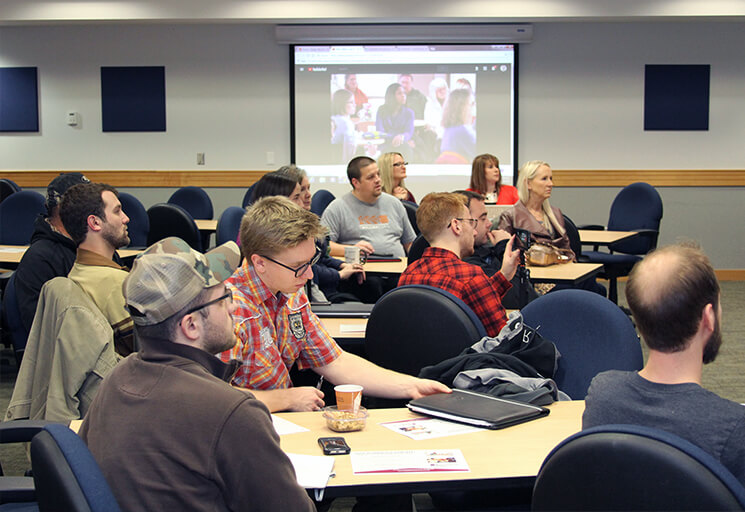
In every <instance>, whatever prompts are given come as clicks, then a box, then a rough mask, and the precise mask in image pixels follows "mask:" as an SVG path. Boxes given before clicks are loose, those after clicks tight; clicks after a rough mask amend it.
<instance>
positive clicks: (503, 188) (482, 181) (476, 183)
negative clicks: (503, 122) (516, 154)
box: [467, 153, 520, 204]
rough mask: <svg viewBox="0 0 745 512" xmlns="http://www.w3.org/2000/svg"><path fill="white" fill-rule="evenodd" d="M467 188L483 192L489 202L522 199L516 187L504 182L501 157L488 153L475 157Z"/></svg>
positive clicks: (506, 202) (507, 202) (511, 201)
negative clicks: (500, 165) (500, 166)
mask: <svg viewBox="0 0 745 512" xmlns="http://www.w3.org/2000/svg"><path fill="white" fill-rule="evenodd" d="M467 190H470V191H471V192H477V193H479V194H481V195H482V196H484V198H485V199H486V202H487V203H496V204H515V203H516V202H518V201H519V200H520V198H519V196H518V194H517V189H516V188H515V187H513V186H512V185H503V184H502V172H501V171H500V170H499V159H498V158H497V157H496V156H494V155H490V154H488V153H485V154H483V155H479V156H477V157H476V158H474V159H473V164H472V165H471V183H470V185H469V186H468V189H467Z"/></svg>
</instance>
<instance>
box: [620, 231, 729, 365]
mask: <svg viewBox="0 0 745 512" xmlns="http://www.w3.org/2000/svg"><path fill="white" fill-rule="evenodd" d="M626 300H627V302H628V304H629V308H631V312H632V313H633V315H634V320H636V325H637V327H638V328H639V332H640V333H641V335H642V336H643V337H644V340H645V341H646V343H647V345H648V346H649V348H650V349H652V350H657V351H660V352H667V353H670V352H678V351H681V350H684V349H685V348H686V346H687V344H688V341H689V340H690V339H691V338H692V337H693V335H694V334H695V333H696V331H697V330H698V327H699V323H700V321H701V315H702V313H703V310H704V308H705V307H706V305H707V304H711V305H712V306H713V307H714V309H715V311H716V310H717V309H718V306H719V282H718V281H717V278H716V275H715V274H714V269H713V268H712V266H711V262H709V258H707V257H706V255H705V254H704V253H703V251H702V250H701V249H700V248H699V247H697V246H695V245H693V244H678V245H671V246H668V247H663V248H661V249H658V250H656V251H654V252H653V253H651V254H649V255H647V256H646V257H645V258H644V259H643V260H642V261H641V262H639V263H637V264H636V266H635V267H634V268H633V270H632V271H631V274H630V275H629V280H628V282H627V283H626Z"/></svg>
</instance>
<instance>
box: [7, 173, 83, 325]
mask: <svg viewBox="0 0 745 512" xmlns="http://www.w3.org/2000/svg"><path fill="white" fill-rule="evenodd" d="M80 183H90V180H89V179H88V178H86V177H85V176H84V175H82V174H81V173H79V172H69V173H62V174H60V175H59V176H57V177H56V178H54V179H53V180H52V181H51V182H50V183H49V186H48V187H47V200H46V208H47V215H46V216H45V215H39V217H38V218H37V219H36V221H35V224H34V233H33V235H32V236H31V246H30V247H29V248H28V250H27V251H26V253H25V254H24V255H23V258H22V259H21V262H20V263H19V264H18V268H17V269H16V271H15V273H16V277H15V283H16V295H17V298H18V307H19V309H20V311H21V322H22V324H23V327H24V328H25V329H26V333H27V334H28V332H29V331H30V330H31V324H32V323H33V321H34V314H35V313H36V303H37V302H38V301H39V293H41V287H42V286H44V283H46V282H47V281H49V280H50V279H52V278H55V277H58V276H67V274H69V273H70V269H71V268H72V265H73V263H75V250H76V245H75V242H73V241H72V239H71V238H70V236H69V235H68V234H67V231H66V230H65V227H64V226H63V225H62V220H61V219H60V216H59V203H60V201H61V199H62V195H63V194H64V193H65V192H66V191H67V189H69V188H70V187H72V186H73V185H78V184H80Z"/></svg>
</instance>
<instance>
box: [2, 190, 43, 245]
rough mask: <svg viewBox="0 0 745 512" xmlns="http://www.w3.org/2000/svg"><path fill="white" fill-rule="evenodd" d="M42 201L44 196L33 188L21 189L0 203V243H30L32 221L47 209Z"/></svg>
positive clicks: (32, 227) (32, 229) (32, 228)
mask: <svg viewBox="0 0 745 512" xmlns="http://www.w3.org/2000/svg"><path fill="white" fill-rule="evenodd" d="M44 201H45V200H44V196H43V195H41V194H39V193H38V192H36V191H34V190H21V191H20V192H15V193H14V194H11V195H10V196H8V197H7V198H6V199H5V200H4V201H3V202H2V203H0V244H7V245H28V244H29V243H31V235H33V234H34V221H35V220H36V217H38V216H39V214H43V213H45V212H46V211H47V209H46V206H44Z"/></svg>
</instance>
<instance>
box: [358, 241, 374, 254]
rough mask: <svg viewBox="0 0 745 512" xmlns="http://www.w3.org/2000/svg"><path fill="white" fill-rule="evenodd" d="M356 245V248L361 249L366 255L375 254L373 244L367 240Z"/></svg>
mask: <svg viewBox="0 0 745 512" xmlns="http://www.w3.org/2000/svg"><path fill="white" fill-rule="evenodd" d="M354 245H355V247H359V248H360V249H361V250H363V251H365V253H366V254H372V253H374V252H375V249H374V248H373V246H372V244H371V243H370V242H368V241H367V240H360V241H359V242H357V243H356V244H354Z"/></svg>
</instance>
